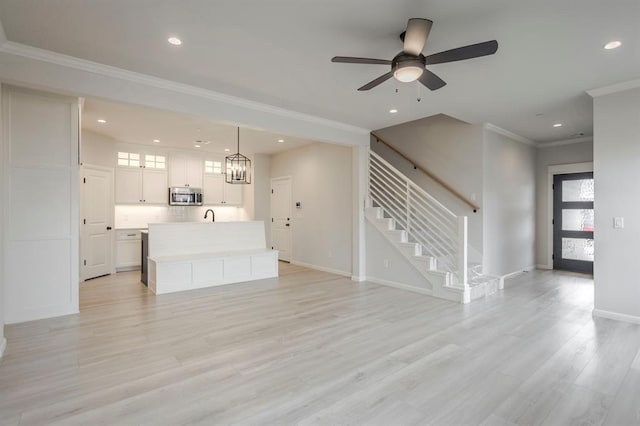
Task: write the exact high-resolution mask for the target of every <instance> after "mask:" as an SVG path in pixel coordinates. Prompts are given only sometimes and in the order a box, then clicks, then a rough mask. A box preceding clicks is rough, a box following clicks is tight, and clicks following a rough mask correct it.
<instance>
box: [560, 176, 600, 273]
mask: <svg viewBox="0 0 640 426" xmlns="http://www.w3.org/2000/svg"><path fill="white" fill-rule="evenodd" d="M552 189H553V256H552V259H553V269H561V270H566V271H573V272H582V273H587V274H593V259H594V239H593V231H594V210H593V200H594V180H593V172H583V173H567V174H556V175H554V176H553V187H552Z"/></svg>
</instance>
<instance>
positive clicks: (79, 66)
mask: <svg viewBox="0 0 640 426" xmlns="http://www.w3.org/2000/svg"><path fill="white" fill-rule="evenodd" d="M0 52H5V53H8V54H12V55H16V56H21V57H24V58H28V59H33V60H37V61H43V62H47V63H51V64H55V65H60V66H63V67H68V68H72V69H76V70H80V71H86V72H91V73H94V74H98V75H102V76H105V77H111V78H116V79H120V80H124V81H128V82H133V83H138V84H143V85H147V86H151V87H154V88H159V89H164V90H170V91H174V92H177V93H181V94H185V95H191V96H197V97H201V98H205V99H211V100H213V101H216V102H221V103H226V104H229V105H232V106H236V107H241V108H246V109H250V110H254V111H258V112H263V113H268V114H273V115H277V116H281V117H285V118H289V119H294V120H299V121H303V122H307V123H312V124H316V125H320V126H325V127H329V128H333V129H336V130H340V131H346V132H351V133H354V134H362V135H363V136H367V135H368V134H369V132H370V130H369V129H365V128H362V127H358V126H354V125H351V124H347V123H342V122H339V121H334V120H329V119H326V118H321V117H317V116H314V115H310V114H304V113H301V112H296V111H292V110H288V109H284V108H280V107H276V106H273V105H268V104H264V103H260V102H256V101H251V100H248V99H243V98H239V97H237V96H232V95H227V94H224V93H220V92H216V91H213V90H209V89H204V88H201V87H197V86H192V85H189V84H184V83H178V82H176V81H172V80H166V79H163V78H159V77H154V76H151V75H148V74H142V73H138V72H135V71H129V70H125V69H122V68H117V67H113V66H110V65H105V64H100V63H97V62H93V61H88V60H86V59H80V58H76V57H74V56H69V55H63V54H61V53H57V52H52V51H49V50H45V49H40V48H37V47H33V46H27V45H24V44H21V43H15V42H12V41H6V42H5V43H2V44H0Z"/></svg>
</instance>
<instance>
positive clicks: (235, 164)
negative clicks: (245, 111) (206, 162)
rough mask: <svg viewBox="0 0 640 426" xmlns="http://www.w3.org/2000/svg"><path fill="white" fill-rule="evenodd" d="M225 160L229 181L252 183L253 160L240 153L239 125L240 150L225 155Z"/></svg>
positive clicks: (226, 176) (226, 178)
mask: <svg viewBox="0 0 640 426" xmlns="http://www.w3.org/2000/svg"><path fill="white" fill-rule="evenodd" d="M224 162H225V180H226V182H227V183H240V184H249V183H251V160H249V159H248V158H247V157H245V156H244V155H242V154H240V127H238V152H236V153H235V154H233V155H229V156H228V157H225V159H224Z"/></svg>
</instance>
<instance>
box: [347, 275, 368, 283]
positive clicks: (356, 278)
mask: <svg viewBox="0 0 640 426" xmlns="http://www.w3.org/2000/svg"><path fill="white" fill-rule="evenodd" d="M366 280H367V277H365V276H363V275H360V276H356V275H351V281H355V282H357V283H361V282H362V281H366Z"/></svg>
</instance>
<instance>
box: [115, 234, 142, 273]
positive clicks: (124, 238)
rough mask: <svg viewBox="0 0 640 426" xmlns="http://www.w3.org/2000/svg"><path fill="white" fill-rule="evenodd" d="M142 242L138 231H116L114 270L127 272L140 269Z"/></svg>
mask: <svg viewBox="0 0 640 426" xmlns="http://www.w3.org/2000/svg"><path fill="white" fill-rule="evenodd" d="M141 259H142V240H141V237H140V230H137V229H131V230H127V229H119V230H117V231H116V270H117V271H128V270H134V269H138V268H140V262H141Z"/></svg>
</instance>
